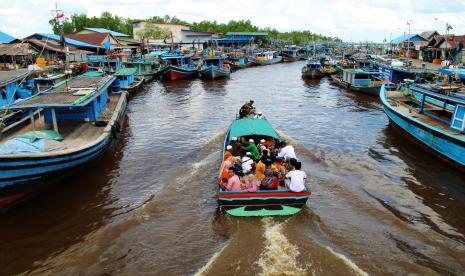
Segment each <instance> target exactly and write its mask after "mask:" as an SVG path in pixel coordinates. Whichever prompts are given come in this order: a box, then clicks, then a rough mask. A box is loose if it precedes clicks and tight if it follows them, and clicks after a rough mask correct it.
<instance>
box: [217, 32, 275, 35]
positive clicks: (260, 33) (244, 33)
mask: <svg viewBox="0 0 465 276" xmlns="http://www.w3.org/2000/svg"><path fill="white" fill-rule="evenodd" d="M226 35H228V36H229V35H243V36H267V35H268V33H267V32H227V33H226Z"/></svg>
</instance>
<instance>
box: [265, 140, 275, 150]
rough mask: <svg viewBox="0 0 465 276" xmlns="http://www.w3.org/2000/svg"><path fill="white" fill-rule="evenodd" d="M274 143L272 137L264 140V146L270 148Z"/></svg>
mask: <svg viewBox="0 0 465 276" xmlns="http://www.w3.org/2000/svg"><path fill="white" fill-rule="evenodd" d="M273 145H274V140H273V139H272V138H268V139H267V140H266V141H265V146H266V147H267V148H271V146H273Z"/></svg>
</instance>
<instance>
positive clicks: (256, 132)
mask: <svg viewBox="0 0 465 276" xmlns="http://www.w3.org/2000/svg"><path fill="white" fill-rule="evenodd" d="M233 137H244V138H246V140H248V139H254V140H255V141H260V139H266V140H267V141H273V142H274V143H279V142H280V141H281V138H280V137H279V136H278V134H277V133H276V131H275V130H274V129H273V127H272V126H271V124H270V123H269V122H268V121H267V120H266V119H263V118H242V119H236V120H234V121H233V122H232V123H231V126H230V127H229V130H228V132H227V134H226V136H225V139H224V145H223V151H226V149H227V145H228V144H229V143H230V142H232V141H233ZM242 159H243V158H242ZM243 160H244V159H243ZM225 164H226V162H223V165H222V166H221V172H222V171H223V170H224V168H225ZM221 172H220V175H221ZM222 181H223V180H222V179H221V177H220V179H219V180H218V183H219V184H218V185H216V186H217V198H218V204H219V207H220V208H221V209H222V210H224V211H225V212H226V213H228V214H230V215H233V216H277V215H293V214H296V213H298V212H299V211H300V210H301V209H302V208H303V207H304V206H305V204H306V202H307V200H308V198H309V196H310V194H311V193H310V191H309V189H308V188H307V187H305V189H304V190H302V191H300V192H292V191H290V190H289V189H287V188H284V187H280V186H278V187H279V188H277V189H273V190H260V189H258V190H256V191H254V192H251V191H249V190H240V191H237V190H236V191H228V190H227V189H225V188H224V186H223V185H222V183H223V182H222Z"/></svg>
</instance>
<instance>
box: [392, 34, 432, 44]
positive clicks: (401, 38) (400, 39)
mask: <svg viewBox="0 0 465 276" xmlns="http://www.w3.org/2000/svg"><path fill="white" fill-rule="evenodd" d="M409 39H410V41H412V42H415V41H428V40H427V39H425V38H424V37H422V36H420V35H417V34H411V35H408V34H404V35H401V36H399V37H397V38H394V39H393V40H392V41H391V43H393V44H400V43H403V42H404V41H407V40H409Z"/></svg>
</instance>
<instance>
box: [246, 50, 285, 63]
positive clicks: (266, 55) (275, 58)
mask: <svg viewBox="0 0 465 276" xmlns="http://www.w3.org/2000/svg"><path fill="white" fill-rule="evenodd" d="M249 60H250V62H252V63H253V64H255V65H270V64H274V63H278V62H281V61H282V60H283V57H282V56H280V55H279V54H278V52H276V51H268V52H261V53H257V54H254V55H252V56H250V57H249Z"/></svg>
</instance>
